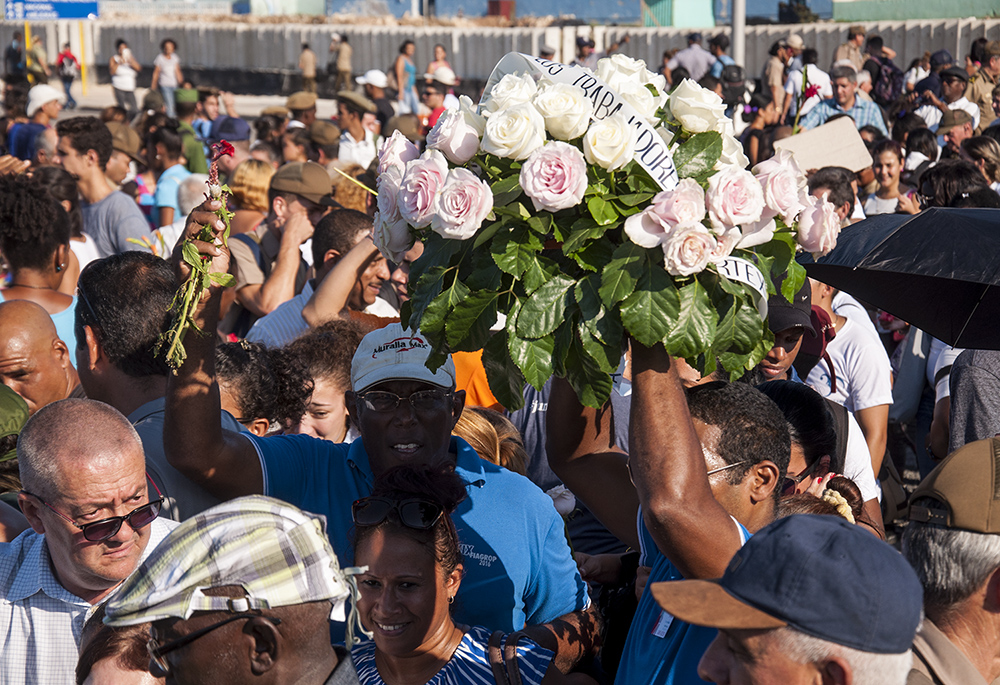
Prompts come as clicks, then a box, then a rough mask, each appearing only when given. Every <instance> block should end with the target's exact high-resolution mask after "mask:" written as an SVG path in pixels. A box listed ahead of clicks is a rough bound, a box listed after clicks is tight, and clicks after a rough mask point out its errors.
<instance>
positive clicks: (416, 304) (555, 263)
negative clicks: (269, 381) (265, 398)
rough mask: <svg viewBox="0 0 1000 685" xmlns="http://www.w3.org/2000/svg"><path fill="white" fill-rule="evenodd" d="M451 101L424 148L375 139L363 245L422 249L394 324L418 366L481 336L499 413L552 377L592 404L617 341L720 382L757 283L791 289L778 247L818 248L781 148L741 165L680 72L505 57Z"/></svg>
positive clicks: (616, 62) (758, 338)
mask: <svg viewBox="0 0 1000 685" xmlns="http://www.w3.org/2000/svg"><path fill="white" fill-rule="evenodd" d="M515 58H516V59H515ZM502 67H504V68H506V71H507V73H503V72H504V71H505V69H502ZM512 67H517V68H516V69H512ZM460 101H461V107H460V109H457V110H448V111H446V112H445V113H444V114H443V115H442V116H441V118H440V120H439V121H438V123H437V125H436V126H435V127H434V128H433V130H431V131H430V132H429V133H428V135H427V150H426V151H425V152H424V153H423V154H420V153H419V151H418V150H417V148H416V147H414V146H413V145H412V144H411V143H410V142H408V141H407V140H406V139H405V138H403V137H402V136H401V135H399V134H398V133H397V134H394V135H393V137H392V138H390V139H389V140H387V141H386V142H385V143H384V144H383V146H382V147H381V149H380V150H379V163H378V173H379V176H378V212H377V214H376V216H375V226H374V231H373V238H374V241H375V244H376V245H377V246H378V247H379V249H380V250H381V251H382V252H383V254H385V256H386V258H387V259H389V260H392V261H399V260H400V258H401V256H402V254H403V253H404V252H406V251H407V250H408V249H409V248H410V246H412V244H413V242H414V240H420V241H422V242H423V243H424V246H425V247H424V253H423V256H422V257H420V259H418V260H417V261H416V262H415V263H414V264H413V268H412V271H411V275H410V292H411V299H410V300H409V302H407V303H406V304H405V305H404V308H403V311H402V319H403V324H404V326H409V327H411V328H413V329H414V330H416V329H417V328H419V330H420V331H421V333H422V334H423V335H424V336H425V338H426V339H427V340H428V342H429V343H430V344H431V345H432V346H433V348H434V354H432V356H431V358H430V360H429V361H428V366H435V365H439V364H441V363H442V362H443V361H444V359H445V355H446V354H447V353H448V352H450V351H460V350H464V351H475V350H479V349H483V363H484V366H485V368H486V372H487V377H488V379H489V382H490V387H491V389H492V391H493V393H494V394H495V395H496V397H497V399H498V400H499V401H500V402H502V403H503V404H504V405H505V406H506V407H509V408H512V409H513V408H517V407H519V406H521V404H522V403H523V399H522V390H523V384H524V382H525V381H527V382H529V383H531V384H532V385H533V386H534V387H536V388H541V386H542V385H543V384H544V383H545V382H546V381H547V380H548V379H549V378H550V377H551V376H552V375H553V374H555V375H558V376H561V377H565V378H566V379H567V380H568V381H569V382H570V384H571V385H572V386H573V387H574V389H575V390H576V392H577V394H578V396H579V397H580V399H581V401H583V402H584V403H585V404H587V405H590V406H599V405H600V404H601V403H603V402H604V401H605V400H607V398H608V396H609V395H610V392H611V388H612V376H611V374H612V373H613V372H615V371H616V369H617V368H618V366H619V362H620V359H621V356H622V351H623V345H624V343H625V341H626V340H627V339H628V337H629V336H630V337H632V338H634V339H635V340H637V341H639V342H640V343H642V344H644V345H654V344H656V343H662V344H663V345H664V346H665V347H666V349H667V351H668V352H670V353H671V354H672V355H675V356H678V357H683V358H685V359H687V360H688V362H689V363H691V364H692V365H693V366H695V367H696V368H698V369H700V370H702V371H703V372H704V373H708V372H711V371H712V370H713V369H715V368H716V364H717V363H721V364H722V366H723V367H724V369H725V370H726V371H728V372H729V373H730V374H732V375H733V376H738V375H740V374H742V373H743V372H744V371H745V370H747V369H750V368H753V366H755V365H756V364H757V363H758V362H759V361H760V360H761V359H762V358H763V356H764V355H765V354H766V352H767V351H768V349H770V347H771V345H772V336H771V334H770V332H769V331H768V329H767V326H766V325H765V322H764V317H765V316H766V306H767V305H766V300H767V296H768V294H769V293H773V292H774V286H773V285H772V282H781V283H782V292H783V294H784V296H785V297H786V298H788V299H791V297H792V296H793V295H794V293H795V292H796V291H797V290H798V289H799V288H800V287H801V285H802V283H803V279H804V278H805V272H804V270H803V269H802V267H800V266H799V265H798V264H797V263H796V262H795V260H794V256H795V253H796V251H797V250H799V249H804V250H807V251H810V252H820V253H825V252H827V251H829V250H830V249H832V248H833V246H834V244H835V242H836V236H837V233H838V232H839V223H838V220H837V217H836V215H835V213H834V210H833V206H832V205H831V204H830V203H828V202H825V201H824V200H822V199H817V198H813V197H810V196H809V195H808V194H807V193H806V189H805V177H804V175H803V174H802V172H801V171H800V170H799V169H798V167H797V166H796V164H795V162H794V160H793V159H792V158H791V156H790V155H788V154H787V153H779V155H778V156H776V157H775V158H773V159H771V160H768V161H766V162H763V163H761V164H759V165H758V166H757V167H755V169H754V171H753V172H752V173H751V172H750V171H746V170H745V167H746V165H747V160H746V158H745V157H744V156H743V153H742V147H741V146H740V143H739V142H738V141H737V140H736V139H735V138H734V136H733V128H732V121H731V120H730V119H728V118H727V117H726V116H725V105H724V104H723V103H722V100H721V99H720V98H719V97H718V96H717V95H715V94H714V93H712V92H710V91H707V90H705V89H703V88H701V87H700V86H698V85H696V84H695V83H694V82H692V81H687V80H686V81H684V82H682V83H681V84H680V85H679V86H677V88H675V89H674V90H673V92H672V93H670V94H669V95H668V94H667V88H666V83H665V81H664V79H663V77H662V76H660V75H657V74H653V73H651V72H649V71H648V70H647V69H646V66H645V63H643V62H642V61H638V60H633V59H630V58H628V57H625V56H623V55H614V56H613V57H611V58H607V59H603V60H601V61H600V62H599V63H598V68H597V72H596V74H593V73H591V72H590V71H589V70H585V69H583V68H580V67H569V66H566V65H561V64H556V63H552V62H547V61H545V60H541V59H537V58H532V57H528V56H525V55H516V54H513V53H512V54H511V55H508V56H507V57H505V58H504V59H503V60H502V61H501V62H500V64H499V65H498V71H497V72H494V76H493V77H491V79H490V82H489V83H488V84H487V89H486V91H485V95H484V97H483V100H482V102H481V103H480V104H479V105H478V106H474V105H473V104H472V102H471V101H470V100H469V99H468V98H465V97H463V98H460ZM504 317H505V318H504ZM498 321H499V322H500V324H498ZM497 327H499V330H498V331H491V329H496V328H497Z"/></svg>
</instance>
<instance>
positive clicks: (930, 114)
mask: <svg viewBox="0 0 1000 685" xmlns="http://www.w3.org/2000/svg"><path fill="white" fill-rule="evenodd" d="M940 79H941V88H940V94H941V97H940V98H939V97H938V96H937V94H935V93H934V92H933V91H931V90H930V89H929V88H928V89H926V90H924V91H923V92H921V93H920V96H921V98H922V101H923V102H924V104H922V105H921V106H920V107H918V108H917V109H916V110H914V111H915V113H916V114H917V115H918V116H920V118H922V119H923V120H924V121H925V122H927V128H929V129H930V130H932V131H936V130H937V128H938V124H940V123H941V118H942V117H943V116H944V115H945V114H947V113H948V110H949V109H960V110H963V111H965V112H966V113H968V114H969V116H971V117H972V121H973V128H974V127H976V126H978V125H979V107H977V106H976V105H974V104H972V103H971V102H969V100H968V99H967V98H966V97H965V86H966V84H968V82H969V75H968V73H966V71H965V69H962V68H961V67H949V68H947V69H944V70H942V71H941V73H940ZM943 142H944V141H942V140H940V139H939V140H938V145H942V146H943Z"/></svg>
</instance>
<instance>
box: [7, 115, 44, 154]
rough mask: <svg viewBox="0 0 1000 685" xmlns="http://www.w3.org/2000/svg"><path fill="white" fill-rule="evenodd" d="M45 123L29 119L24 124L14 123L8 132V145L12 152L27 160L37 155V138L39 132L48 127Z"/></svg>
mask: <svg viewBox="0 0 1000 685" xmlns="http://www.w3.org/2000/svg"><path fill="white" fill-rule="evenodd" d="M47 128H48V126H46V125H45V124H37V123H35V122H33V121H29V122H27V123H23V124H14V125H13V126H11V129H10V132H9V133H8V134H7V147H8V148H9V149H10V154H12V155H14V156H15V157H17V158H18V159H23V160H25V161H27V160H30V159H31V158H32V157H34V156H35V140H36V139H37V138H38V134H39V133H41V132H42V131H44V130H45V129H47Z"/></svg>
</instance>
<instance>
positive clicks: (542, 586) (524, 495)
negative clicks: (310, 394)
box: [164, 203, 588, 637]
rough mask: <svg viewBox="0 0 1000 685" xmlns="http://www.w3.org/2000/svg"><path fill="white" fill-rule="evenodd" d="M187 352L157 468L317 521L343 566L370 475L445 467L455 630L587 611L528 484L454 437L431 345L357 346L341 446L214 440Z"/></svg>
mask: <svg viewBox="0 0 1000 685" xmlns="http://www.w3.org/2000/svg"><path fill="white" fill-rule="evenodd" d="M206 206H207V207H210V208H214V206H215V205H214V204H213V203H206V205H203V207H206ZM199 223H204V224H209V225H211V226H212V227H213V229H215V230H217V231H221V229H222V227H221V225H220V224H219V223H218V222H217V221H216V217H215V216H214V215H213V214H211V213H209V212H205V211H195V212H194V213H192V217H191V220H190V221H189V224H188V227H187V229H186V234H187V235H188V236H191V235H193V234H194V233H196V232H197V230H198V224H199ZM198 246H199V248H200V249H201V251H202V253H203V254H207V255H211V256H213V261H212V266H211V270H212V271H225V270H226V268H227V267H228V255H227V254H225V252H224V251H220V250H218V249H216V248H215V247H214V246H211V245H208V244H206V243H198ZM221 291H222V289H221V288H216V287H213V288H211V289H210V291H209V292H210V297H208V298H207V299H206V300H205V301H204V303H203V305H202V306H201V308H200V309H199V311H197V312H196V315H195V319H196V321H197V323H198V324H199V326H201V328H202V329H203V330H214V329H215V326H216V324H217V321H218V312H219V301H220V299H221V295H222V292H221ZM185 346H186V348H187V353H188V356H187V359H186V361H185V363H184V364H183V366H182V367H181V368H180V369H179V371H178V373H177V375H176V376H174V377H172V378H171V380H170V384H169V386H168V392H167V413H166V425H165V430H164V448H165V451H166V454H167V459H168V461H169V462H170V463H171V464H172V465H173V466H175V467H176V468H177V469H179V470H180V471H181V472H183V473H184V474H185V475H187V476H188V477H189V478H191V479H192V480H193V481H195V482H196V483H199V484H200V485H201V486H202V487H204V488H205V489H206V490H207V491H209V492H211V493H213V494H214V495H215V496H217V497H220V498H223V499H229V498H232V497H237V496H241V495H247V494H266V495H270V496H272V497H277V498H280V499H284V500H286V501H288V502H291V503H293V504H295V505H296V506H298V507H300V508H302V509H305V510H307V511H312V512H315V513H319V514H323V515H324V516H326V517H327V523H328V529H329V532H330V536H331V542H332V544H333V548H334V550H335V551H336V552H337V554H338V555H339V556H340V558H341V561H342V563H343V565H345V566H348V565H350V562H351V554H350V535H351V531H352V528H353V524H352V518H351V504H352V503H353V502H354V500H356V499H358V498H360V497H363V496H366V495H369V494H370V493H371V487H372V481H373V479H374V477H375V476H376V475H378V474H380V473H382V472H383V471H385V470H387V469H389V468H391V467H393V466H396V465H399V464H404V463H410V464H412V463H420V464H445V463H448V462H451V463H453V464H454V465H455V469H456V471H457V473H458V474H459V475H460V476H462V478H463V479H465V481H466V482H467V483H468V493H469V496H468V498H467V499H466V500H465V501H464V502H463V503H462V504H461V505H460V506H459V509H458V510H457V511H456V512H455V515H454V518H455V524H456V526H457V528H458V531H459V537H460V539H461V543H462V553H463V555H464V556H465V568H466V575H465V578H464V579H463V583H462V585H463V586H464V589H463V590H462V591H460V592H459V594H458V596H457V598H456V600H455V607H454V613H455V619H456V620H457V621H459V622H461V623H466V624H469V625H484V626H488V627H491V628H494V629H503V630H505V631H510V630H517V629H520V628H522V627H523V626H524V625H525V624H527V625H534V624H539V623H546V622H550V621H553V620H555V619H558V618H560V617H565V615H566V614H573V613H574V612H578V611H582V610H583V609H584V608H585V607H586V606H587V604H588V600H587V594H586V587H585V586H584V584H583V581H582V580H581V579H580V575H579V573H578V572H577V569H576V564H575V563H574V561H573V558H572V556H571V554H570V550H569V546H568V544H567V543H566V537H565V534H564V532H563V530H564V526H563V522H562V519H561V518H560V517H559V515H558V514H557V513H556V511H555V508H554V507H553V505H552V502H551V500H550V499H549V498H548V497H547V496H546V495H545V494H544V493H542V492H541V491H540V490H539V489H538V488H537V487H535V486H534V485H533V484H532V483H531V482H530V481H528V480H527V479H526V478H523V477H521V476H519V475H516V474H513V473H511V472H509V471H506V470H505V469H502V468H500V467H497V466H494V465H493V464H490V463H489V462H486V461H484V460H482V459H480V458H479V457H478V456H477V455H476V453H475V452H474V451H473V450H472V449H471V448H470V447H469V446H468V445H467V444H466V443H465V442H464V441H462V440H460V439H458V438H453V437H452V435H451V432H452V429H453V428H454V426H455V423H456V422H457V421H458V418H459V416H460V415H461V413H462V408H463V406H464V402H465V392H464V391H461V390H457V391H456V390H455V368H454V364H453V363H452V361H451V360H450V359H448V360H447V361H446V362H445V363H444V365H442V366H441V367H440V368H439V369H438V370H437V371H436V372H434V373H432V372H431V371H429V370H428V369H427V368H426V366H425V362H426V360H427V356H428V355H429V353H430V347H429V345H427V343H426V342H424V340H423V338H422V337H421V336H420V335H419V334H411V333H410V332H407V331H404V330H403V329H402V327H401V326H400V325H399V324H394V325H391V326H388V327H386V328H384V329H379V330H376V331H373V332H372V333H369V334H368V335H367V336H365V338H364V340H363V341H362V343H361V345H360V346H359V348H358V350H357V352H356V353H355V355H354V360H353V362H352V365H351V387H352V389H353V391H352V392H350V393H348V397H347V400H348V406H349V407H351V411H352V416H353V417H354V419H355V421H356V423H357V424H358V426H359V428H360V431H361V439H360V440H357V441H355V442H354V443H352V444H351V445H344V444H334V443H331V442H327V441H324V440H318V439H315V438H312V437H310V436H305V435H289V436H279V437H273V438H260V439H258V438H252V437H250V436H248V435H247V434H235V433H229V432H226V431H223V430H222V429H221V427H220V424H219V420H218V416H219V413H218V412H219V395H218V387H217V385H216V383H215V369H214V356H215V355H214V341H213V340H212V338H211V336H197V335H188V336H187V337H186V339H185ZM213 413H214V415H213ZM565 620H568V621H572V620H573V619H570V618H566V619H565ZM584 622H585V621H581V623H584ZM532 637H535V635H534V634H532Z"/></svg>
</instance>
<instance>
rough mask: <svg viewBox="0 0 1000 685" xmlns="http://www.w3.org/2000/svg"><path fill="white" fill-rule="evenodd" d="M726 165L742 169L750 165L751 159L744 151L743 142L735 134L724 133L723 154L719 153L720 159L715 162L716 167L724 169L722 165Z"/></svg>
mask: <svg viewBox="0 0 1000 685" xmlns="http://www.w3.org/2000/svg"><path fill="white" fill-rule="evenodd" d="M726 166H735V167H739V168H740V169H746V168H747V167H748V166H750V160H749V159H748V158H747V156H746V154H745V153H744V152H743V143H741V142H740V141H739V140H737V139H736V138H734V137H733V136H730V135H726V134H725V133H723V134H722V154H721V155H719V161H718V162H716V163H715V168H716V169H722V167H726Z"/></svg>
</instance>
